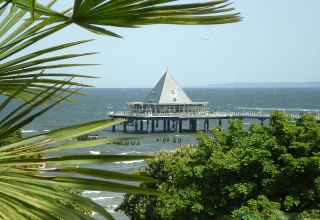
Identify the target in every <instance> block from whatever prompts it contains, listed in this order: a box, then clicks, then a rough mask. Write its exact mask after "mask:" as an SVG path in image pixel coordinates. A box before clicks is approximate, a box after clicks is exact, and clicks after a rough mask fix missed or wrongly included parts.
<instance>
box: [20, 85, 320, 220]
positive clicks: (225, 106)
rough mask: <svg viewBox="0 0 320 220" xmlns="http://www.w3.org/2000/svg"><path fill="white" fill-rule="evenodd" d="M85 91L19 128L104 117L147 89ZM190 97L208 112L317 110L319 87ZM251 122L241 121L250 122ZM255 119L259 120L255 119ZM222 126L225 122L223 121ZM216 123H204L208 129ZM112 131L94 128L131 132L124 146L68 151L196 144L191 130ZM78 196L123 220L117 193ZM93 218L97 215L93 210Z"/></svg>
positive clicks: (126, 166) (129, 166) (42, 128)
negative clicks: (166, 132)
mask: <svg viewBox="0 0 320 220" xmlns="http://www.w3.org/2000/svg"><path fill="white" fill-rule="evenodd" d="M83 91H84V92H86V93H87V95H86V96H74V98H75V99H76V100H77V102H76V103H64V104H62V105H59V106H56V107H55V108H54V109H52V110H51V111H49V112H47V113H46V114H45V115H43V116H42V117H40V118H38V119H36V120H35V121H34V122H32V123H31V124H29V125H27V126H26V127H25V128H24V129H23V134H24V135H25V136H30V135H34V134H37V133H41V132H47V131H50V130H53V129H57V128H61V127H64V126H68V125H72V124H78V123H83V122H88V121H93V120H101V119H104V118H106V117H107V115H106V112H107V111H116V110H118V111H123V110H128V106H127V104H126V103H127V102H132V101H143V99H144V97H146V96H147V95H148V92H149V91H150V89H84V90H83ZM185 92H186V93H187V94H188V95H189V97H190V98H191V100H192V101H195V102H209V104H208V108H209V111H235V110H237V109H238V108H239V107H250V108H277V109H295V108H304V109H320V89H319V88H308V89H305V88H298V89H293V88H283V89H281V88H276V89H273V88H263V89H258V88H257V89H253V88H250V89H224V88H217V89H185ZM251 122H254V121H247V122H245V123H247V124H248V123H251ZM256 122H257V123H259V121H256ZM223 124H224V126H227V122H226V121H224V122H223ZM216 125H217V122H213V123H211V122H210V127H211V128H213V127H215V126H216ZM117 130H118V132H112V131H111V128H108V129H106V130H104V131H101V132H100V133H99V135H100V136H105V137H136V138H137V139H136V140H135V141H132V142H130V143H128V144H127V145H110V144H109V145H105V146H99V147H92V148H87V149H79V150H73V151H71V152H68V153H73V154H83V153H92V154H97V153H100V154H119V155H126V154H128V155H137V154H153V153H155V152H157V151H160V150H171V151H173V150H175V149H176V147H177V146H179V145H186V144H189V143H197V140H196V134H192V133H181V134H179V133H168V134H163V133H155V134H133V133H123V132H121V131H120V130H121V127H118V129H117ZM143 165H145V163H144V161H141V160H137V161H131V162H126V161H124V162H119V163H111V164H99V165H92V166H91V167H94V168H102V169H109V170H113V171H119V172H125V173H131V172H132V171H133V170H135V169H137V168H139V167H141V166H143ZM83 195H84V196H88V197H90V198H92V199H93V200H94V201H95V202H97V203H99V204H100V205H102V206H103V207H105V208H106V209H107V210H108V211H110V213H111V214H112V215H114V217H115V218H116V219H127V218H126V216H125V215H124V214H123V213H114V209H115V207H117V206H118V205H119V203H121V201H122V198H123V194H120V193H112V192H97V191H85V192H84V194H83ZM94 216H95V218H96V219H101V218H100V217H99V216H98V215H94Z"/></svg>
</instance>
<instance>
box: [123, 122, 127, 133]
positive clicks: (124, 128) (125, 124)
mask: <svg viewBox="0 0 320 220" xmlns="http://www.w3.org/2000/svg"><path fill="white" fill-rule="evenodd" d="M123 132H127V122H126V121H125V122H123Z"/></svg>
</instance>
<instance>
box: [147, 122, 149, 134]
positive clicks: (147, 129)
mask: <svg viewBox="0 0 320 220" xmlns="http://www.w3.org/2000/svg"><path fill="white" fill-rule="evenodd" d="M147 133H149V120H147Z"/></svg>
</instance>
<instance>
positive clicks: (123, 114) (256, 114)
mask: <svg viewBox="0 0 320 220" xmlns="http://www.w3.org/2000/svg"><path fill="white" fill-rule="evenodd" d="M107 115H108V116H111V117H112V116H117V117H126V116H128V117H130V116H131V117H204V118H205V117H244V118H246V117H247V118H250V117H252V118H258V117H261V118H270V116H271V114H270V113H267V112H230V111H228V112H218V111H215V112H183V113H182V112H181V113H154V112H144V113H135V112H130V111H114V112H107ZM286 115H288V116H291V117H292V118H299V117H300V115H299V114H286ZM317 119H318V120H320V117H319V115H317Z"/></svg>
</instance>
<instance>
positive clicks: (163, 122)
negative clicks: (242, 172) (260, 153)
mask: <svg viewBox="0 0 320 220" xmlns="http://www.w3.org/2000/svg"><path fill="white" fill-rule="evenodd" d="M238 109H239V110H242V112H241V111H239V112H237V111H234V112H232V111H228V112H219V111H214V112H209V111H208V112H201V113H187V112H181V113H152V112H143V113H132V112H129V111H116V112H108V113H107V114H108V116H109V117H111V118H112V119H117V118H125V119H127V120H128V121H127V122H124V123H123V131H124V132H127V131H128V130H127V126H133V127H134V130H133V131H134V132H135V133H148V132H151V133H154V132H156V128H159V127H162V129H160V131H161V132H172V131H176V132H183V131H189V132H195V131H197V130H198V124H199V123H201V122H203V127H202V126H201V128H200V129H201V130H204V131H209V130H210V124H209V123H210V120H218V123H219V125H222V120H223V119H241V120H243V119H257V120H259V121H260V123H261V124H263V123H264V121H265V120H269V119H270V115H271V111H272V110H275V109H262V108H238ZM243 110H251V111H245V112H243ZM253 110H254V111H253ZM277 110H281V111H283V112H285V114H286V115H288V116H290V117H292V118H293V119H298V118H299V117H300V116H301V114H316V115H317V120H318V122H320V117H319V112H320V110H308V109H277ZM266 111H269V112H266ZM185 121H188V122H189V123H187V125H185V123H184V122H185ZM115 128H116V127H115V126H113V128H112V131H115ZM202 128H203V129H202ZM158 130H159V129H158Z"/></svg>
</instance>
